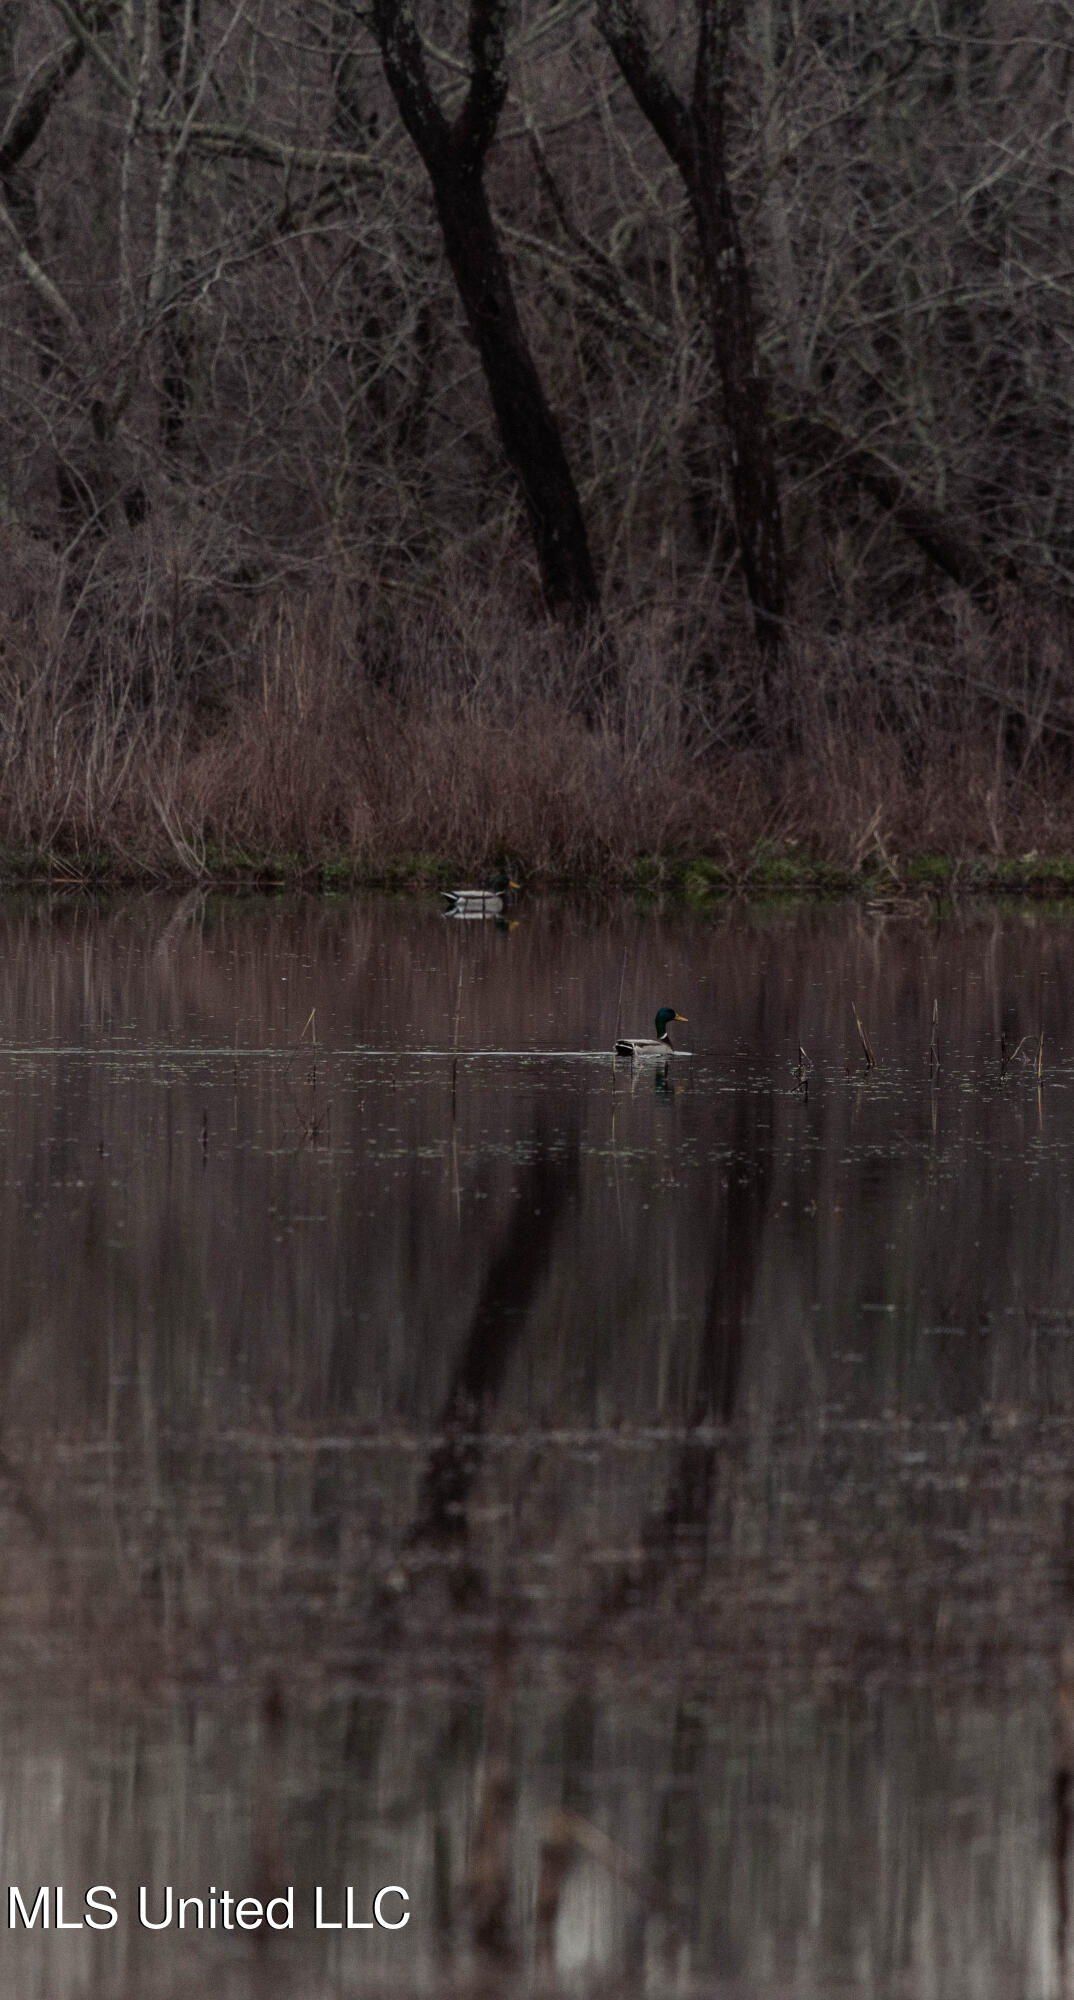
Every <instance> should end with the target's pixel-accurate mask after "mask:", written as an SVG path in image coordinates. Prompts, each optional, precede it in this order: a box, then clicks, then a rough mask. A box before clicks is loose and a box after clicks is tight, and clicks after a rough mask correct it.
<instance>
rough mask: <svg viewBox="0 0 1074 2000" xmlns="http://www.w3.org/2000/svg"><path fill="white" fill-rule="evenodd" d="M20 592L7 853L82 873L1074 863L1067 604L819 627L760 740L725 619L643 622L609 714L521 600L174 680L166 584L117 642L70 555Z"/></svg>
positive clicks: (4, 678)
mask: <svg viewBox="0 0 1074 2000" xmlns="http://www.w3.org/2000/svg"><path fill="white" fill-rule="evenodd" d="M4 539H5V540H7V541H8V549H7V551H6V554H7V556H8V560H9V564H10V570H9V573H10V574H13V575H14V574H15V572H16V563H15V560H14V557H13V554H12V551H11V546H10V540H9V537H8V536H5V537H4ZM21 582H22V586H23V591H22V601H21V604H19V603H18V602H17V599H18V595H19V593H18V592H15V591H13V592H12V602H11V603H9V610H8V615H7V618H6V620H5V623H4V629H3V632H2V635H0V644H2V651H0V711H2V714H3V717H4V728H3V734H2V744H3V764H2V766H0V844H2V845H3V846H4V847H5V848H6V849H7V850H8V852H9V854H15V855H17V854H19V853H23V854H27V853H29V852H31V851H36V852H38V853H41V852H42V851H44V852H46V853H48V854H50V855H52V856H53V857H54V859H55V860H56V861H57V862H61V861H62V862H74V863H81V864H82V865H85V864H86V862H87V861H88V860H89V859H90V857H92V856H94V855H99V854H100V852H101V850H102V849H106V850H107V851H108V855H109V857H110V865H111V867H112V869H113V870H114V871H118V872H120V873H122V874H126V875H129V876H137V875H140V874H150V875H152V874H157V875H165V874H168V875H174V874H180V875H182V874H194V875H197V874H203V873H214V872H215V873H219V872H221V870H223V871H224V872H227V870H228V866H229V863H230V864H232V865H237V864H241V863H244V862H245V863H249V862H251V861H252V862H254V863H257V862H259V861H264V860H266V859H269V858H272V857H280V856H285V857H286V856H290V857H292V860H291V863H290V865H291V867H292V868H294V869H299V870H301V868H303V867H305V866H308V867H309V868H311V869H316V868H317V867H318V866H323V865H324V864H326V863H337V862H339V861H341V860H347V861H348V862H349V863H351V864H352V865H353V870H354V873H355V876H356V877H367V878H368V877H371V876H375V875H376V874H377V873H378V872H380V871H382V870H383V869H384V868H385V867H386V865H387V864H389V863H390V862H392V861H393V860H395V859H397V858H398V857H400V856H405V855H410V856H414V857H421V856H430V857H431V856H441V857H447V858H449V859H450V861H451V862H452V864H453V865H455V866H458V867H460V868H465V869H469V870H479V869H480V868H482V867H483V866H485V865H487V864H488V863H489V862H490V861H491V860H492V859H493V858H494V857H495V856H496V855H498V854H499V855H502V854H507V855H511V856H513V857H516V858H517V860H518V861H519V862H520V864H521V865H522V866H524V867H525V868H526V869H527V870H528V871H530V872H535V873H541V874H544V875H546V876H550V877H560V878H563V877H572V878H576V879H577V878H582V877H591V878H592V877H601V878H605V879H615V878H622V877H623V876H624V875H625V874H626V873H627V872H628V871H629V869H630V866H631V864H632V863H633V862H634V860H635V859H636V858H637V857H638V856H639V855H640V854H652V855H664V856H675V855H680V856H684V855H685V856H689V855H699V854H708V855H711V856H713V857H714V858H715V859H716V860H717V861H720V862H722V863H725V864H726V865H727V866H728V867H729V868H730V869H731V870H732V871H733V870H735V869H736V868H740V867H741V866H742V865H743V863H744V862H745V860H746V858H747V856H748V855H749V854H750V853H751V851H753V850H755V849H757V848H758V846H760V845H761V844H762V843H764V844H767V845H768V846H769V847H774V848H777V849H780V848H785V847H788V846H793V845H797V846H798V847H799V848H800V849H801V850H802V851H803V852H804V853H806V854H810V855H815V856H816V857H818V858H821V859H828V860H831V861H833V862H836V863H838V864H840V865H841V866H843V867H845V868H848V869H850V870H855V869H857V868H859V867H861V866H862V865H863V864H867V865H871V864H875V863H876V862H878V861H879V862H881V863H883V862H889V863H891V865H892V867H893V868H894V869H895V870H896V872H897V864H898V858H899V857H900V856H905V855H907V854H917V853H921V852H923V851H937V850H939V851H944V852H947V853H951V854H955V855H966V854H970V853H981V854H985V855H1003V854H1010V853H1013V854H1018V853H1021V852H1023V851H1024V850H1026V849H1027V848H1037V849H1041V850H1045V851H1049V852H1053V853H1055V852H1058V851H1061V850H1064V849H1069V848H1070V847H1072V846H1074V788H1072V786H1071V779H1070V757H1071V736H1072V734H1074V701H1071V700H1070V699H1069V698H1068V697H1064V694H1063V690H1062V685H1061V678H1062V677H1061V673H1060V665H1059V663H1061V662H1062V661H1063V660H1064V659H1065V658H1066V656H1067V653H1068V649H1069V633H1068V631H1067V628H1066V627H1065V625H1064V624H1063V623H1061V622H1060V621H1059V619H1058V617H1057V615H1055V614H1044V615H1041V616H1040V617H1038V618H1037V620H1036V621H1035V622H1034V623H1032V624H1030V623H1029V622H1028V621H1027V620H1026V617H1025V614H1024V613H1023V612H1022V611H1021V610H1016V611H1015V612H1013V613H1012V615H1011V616H1010V618H1009V619H1008V620H1007V621H1006V623H1004V624H1002V625H997V623H996V622H995V621H991V622H989V623H986V622H985V621H984V620H983V619H982V618H981V617H979V616H978V614H976V613H973V612H970V611H966V610H963V613H962V615H961V616H960V617H953V616H951V617H948V618H947V619H946V621H945V623H944V625H943V627H942V628H940V627H939V625H938V624H937V625H936V626H935V627H934V628H933V629H932V631H931V632H930V634H929V635H927V636H925V635H923V634H922V633H921V632H920V631H919V630H916V629H915V627H914V625H913V624H912V623H909V622H908V623H906V624H905V625H904V626H903V627H902V628H900V629H889V630H887V631H885V632H883V633H879V634H876V635H872V636H869V635H863V636H862V637H861V638H858V639H854V638H844V639H840V638H831V639H815V640H812V641H809V640H806V639H805V638H799V639H796V640H794V641H793V642H791V643H790V644H789V645H788V646H787V648H786V649H785V656H784V660H783V663H782V667H781V679H780V681H779V683H778V685H777V687H776V690H775V694H774V696H773V706H774V708H775V707H776V704H778V712H777V714H776V719H775V722H774V725H773V730H774V735H775V747H772V745H771V744H770V745H769V746H768V747H767V748H766V749H765V750H764V751H761V750H760V749H758V748H755V747H751V746H750V745H749V744H748V743H743V742H742V740H741V718H742V715H743V713H744V712H745V710H746V709H747V708H748V705H749V703H750V701H751V698H752V681H751V673H750V655H749V650H748V645H747V644H746V643H745V641H744V635H743V632H742V628H741V624H737V625H736V623H735V621H734V620H733V619H732V618H730V617H725V619H724V621H723V623H722V626H721V623H720V622H719V620H718V617H717V616H716V615H715V614H713V615H711V616H710V617H708V618H702V617H701V616H700V614H699V615H698V616H697V617H696V618H695V620H694V621H693V623H692V625H691V624H690V623H687V622H684V620H683V618H682V616H681V612H680V611H679V610H678V609H677V607H674V606H672V605H668V606H666V607H653V608H652V609H650V610H649V611H647V612H645V613H639V614H637V615H636V616H634V617H633V618H631V619H627V618H625V617H624V618H623V619H622V620H621V621H619V622H618V624H617V625H616V626H615V627H614V637H615V641H616V650H617V656H618V660H619V684H618V686H617V688H616V689H615V691H614V692H612V693H608V694H606V695H605V696H604V697H603V698H602V701H601V703H600V704H599V706H598V710H597V713H596V721H595V725H594V726H588V725H587V723H586V722H585V721H584V720H583V719H582V717H581V716H580V715H579V714H578V713H577V707H576V699H575V698H576V696H577V694H578V690H579V689H580V688H581V687H583V686H584V685H585V682H586V676H587V672H588V665H589V652H588V648H589V646H590V644H591V643H596V642H590V641H586V640H584V639H583V640H581V641H578V642H577V643H576V645H575V647H574V649H573V651H571V650H568V649H567V648H566V647H565V645H564V642H563V639H562V637H561V635H559V634H558V633H557V632H556V631H555V630H554V629H553V628H551V627H549V626H547V625H544V624H537V625H535V624H527V622H526V621H525V619H524V617H523V616H522V615H521V613H520V611H519V607H518V605H517V603H515V602H513V601H512V599H511V597H510V594H509V592H508V590H507V588H506V586H505V587H504V588H503V589H502V590H497V591H492V592H489V591H477V590H475V589H474V588H473V587H470V588H469V589H467V587H466V586H465V585H462V584H460V586H459V587H458V589H456V590H455V591H454V592H453V593H452V595H451V597H450V600H448V601H444V602H441V601H435V600H434V601H431V602H429V603H422V602H420V601H419V602H417V603H415V602H414V600H413V599H411V598H399V599H396V598H395V597H391V596H385V595H384V594H381V593H368V592H364V591H361V590H359V589H358V588H356V587H352V588H350V589H347V588H345V587H343V586H338V587H337V588H336V589H335V590H334V591H330V590H329V589H328V588H327V587H326V588H324V589H321V590H315V591H312V592H308V593H306V594H304V595H303V596H302V597H297V596H296V594H295V593H294V592H293V591H291V590H284V589H281V590H280V591H279V592H278V593H276V595H275V596H273V597H268V596H265V597H263V598H262V599H261V600H260V601H256V602H255V603H253V604H252V605H251V604H250V603H249V602H248V601H247V600H246V599H245V598H240V600H239V602H238V603H237V604H234V605H233V606H231V607H228V606H227V605H226V604H225V606H224V607H223V608H222V610H221V614H220V619H219V623H218V625H217V626H216V628H215V629H214V630H213V632H212V642H211V645H208V644H207V646H206V651H205V654H204V656H203V658H202V660H201V661H200V662H199V663H198V664H197V667H196V668H192V667H191V666H190V664H189V663H187V662H186V661H184V660H182V658H180V662H179V664H178V665H177V664H176V661H175V658H174V655H173V652H172V634H171V617H172V613H171V611H170V609H169V607H168V605H167V602H166V598H167V588H166V586H164V585H163V584H162V586H161V590H160V598H161V600H162V601H161V602H158V601H157V600H156V597H155V594H154V592H153V590H152V588H151V583H150V581H147V580H143V582H142V585H141V605H140V608H141V616H140V619H139V621H138V623H137V625H136V626H135V628H134V629H133V630H132V631H130V632H129V633H127V634H124V635H123V636H122V637H121V636H119V634H118V633H117V629H116V627H117V623H118V621H117V620H115V619H113V618H112V617H108V618H107V620H105V621H104V622H103V624H102V627H101V629H99V630H98V629H94V624H93V620H92V618H91V617H90V616H89V614H88V613H87V612H86V610H85V606H81V607H79V608H78V609H76V611H75V612H74V613H70V612H64V611H63V610H61V609H59V608H57V604H56V597H55V593H54V592H52V593H50V590H49V587H48V584H49V579H48V574H47V566H44V565H39V567H38V569H37V570H36V571H35V572H34V573H33V574H30V575H27V574H26V572H25V571H24V572H23V575H22V578H21ZM118 588H119V586H117V590H118ZM105 596H106V601H107V598H108V593H107V592H106V593H105ZM941 638H942V644H940V643H939V641H940V640H941ZM710 648H715V649H716V650H717V653H718V656H719V658H720V659H721V660H726V662H727V666H726V669H725V670H724V671H723V672H721V674H720V675H719V677H718V678H717V677H716V676H714V675H713V674H712V673H711V671H708V669H707V658H708V654H709V649H710ZM941 661H942V665H941ZM1000 689H1004V690H1006V693H1005V694H1004V695H1003V696H1002V697H1001V695H1000V692H999V690H1000ZM421 872H422V869H421V863H420V860H417V861H416V862H415V873H417V874H419V875H420V873H421Z"/></svg>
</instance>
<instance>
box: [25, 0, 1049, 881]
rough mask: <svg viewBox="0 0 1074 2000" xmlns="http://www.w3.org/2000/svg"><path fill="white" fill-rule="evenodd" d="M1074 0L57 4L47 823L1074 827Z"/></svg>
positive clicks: (883, 845) (971, 843) (38, 451)
mask: <svg viewBox="0 0 1074 2000" xmlns="http://www.w3.org/2000/svg"><path fill="white" fill-rule="evenodd" d="M1072 65H1074V7H1072V6H1071V5H1070V4H1068V0H867V4H866V0H862V4H861V5H855V4H853V0H851V4H846V0H843V4H840V5H838V6H828V5H823V4H821V0H737V4H732V0H690V4H681V5H674V4H669V0H471V4H469V5H468V6H467V5H466V4H463V0H455V3H454V4H448V0H423V3H422V4H408V0H370V4H368V5H356V4H353V0H302V4H295V5H288V4H286V0H233V3H232V4H227V0H225V4H218V0H144V4H143V0H33V3H32V4H31V3H30V0H6V4H4V5H3V6H2V7H0V302H2V304H0V369H2V384H3V403H2V408H3V423H2V426H0V551H2V559H3V574H4V578H5V584H4V589H3V593H2V604H0V840H3V842H4V843H5V844H6V845H7V847H8V849H9V850H10V849H13V848H14V849H29V848H33V849H35V850H38V851H40V850H42V849H44V850H46V851H49V852H51V853H53V854H55V855H57V856H58V855H61V854H63V855H68V856H78V855H83V856H84V855H85V854H87V853H88V852H89V851H90V850H93V849H99V848H101V847H104V846H107V848H108V849H109V852H110V854H111V855H112V857H113V859H114V860H116V861H117V862H119V863H120V864H129V865H130V866H131V867H139V866H142V865H145V866H151V867H154V868H158V869H159V868H161V867H165V866H167V867H178V868H180V869H183V870H190V871H193V872H199V871H201V870H203V869H205V868H207V867H210V866H211V865H213V860H214V857H215V856H217V855H218V854H219V853H220V852H221V851H222V850H225V851H227V852H230V853H234V852H236V851H240V850H241V851H242V852H244V853H262V852H267V851H269V850H274V851H279V850H280V849H287V850H289V851H291V852H293V853H294V854H296V855H297V856H299V857H305V858H310V859H314V860H316V859H321V860H324V859H327V858H329V857H332V856H346V857H350V858H351V859H352V860H353V862H354V864H355V866H356V867H359V868H375V867H376V866H377V865H378V864H379V863H382V862H383V861H384V860H385V859H386V858H387V857H389V856H396V857H398V856H399V855H401V854H406V853H412V854H417V853H424V854H431V855H440V856H442V857H445V858H450V859H451V860H452V861H458V862H459V864H460V865H462V864H465V865H468V866H474V867H478V866H481V865H482V864H485V863H489V862H491V860H492V859H493V858H494V857H495V856H496V855H497V854H502V853H505V852H509V853H511V854H513V855H515V856H516V857H518V858H519V860H520V862H521V864H523V865H526V866H528V867H530V868H532V869H536V870H541V869H543V870H546V871H553V872H556V871H558V872H568V873H569V872H575V873H578V872H582V871H590V872H609V871H611V872H614V871H616V870H622V869H623V868H624V867H626V866H627V865H628V864H629V862H630V860H631V859H632V858H633V857H634V856H636V855H637V854H639V853H642V852H659V853H664V854H673V853H676V852H706V853H709V854H712V855H714V856H715V857H716V858H718V859H725V860H728V861H730V862H736V861H739V860H741V858H742V856H743V855H744V854H745V853H747V852H748V851H750V850H751V849H756V847H757V844H758V843H759V842H763V843H767V844H768V845H769V846H776V847H785V846H786V845H787V844H789V843H795V842H797V843H798V844H799V845H800V846H801V847H802V848H803V849H805V850H807V851H809V852H812V853H818V854H828V855H830V856H834V857H837V858H838V859H839V860H840V861H841V862H843V863H844V864H849V865H851V866H858V865H862V864H863V863H864V862H868V861H875V860H877V859H879V861H880V862H882V863H884V864H891V865H894V858H895V857H896V856H897V855H898V854H899V853H905V852H908V851H910V850H917V851H921V850H923V849H928V848H930V847H939V848H944V849H947V850H949V851H953V852H957V853H963V852H971V851H972V852H977V851H983V852H987V853H991V854H1008V853H1017V852H1019V851H1022V850H1024V849H1026V848H1030V849H1036V848H1043V847H1059V846H1063V845H1067V846H1071V845H1074V776H1072V772H1071V768H1070V743H1071V735H1072V731H1074V666H1072V661H1071V643H1070V635H1071V621H1070V600H1071V591H1072V584H1074V488H1072V479H1071V471H1072V462H1074V407H1072V396H1071V388H1072V381H1074V357H1072V333H1074V314H1072V300H1074V261H1072V254H1074V253H1072V245H1074V227H1072V219H1074V203H1072V185H1071V175H1072V168H1074V143H1072V123H1071V85H1072Z"/></svg>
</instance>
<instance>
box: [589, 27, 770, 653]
mask: <svg viewBox="0 0 1074 2000" xmlns="http://www.w3.org/2000/svg"><path fill="white" fill-rule="evenodd" d="M597 26H598V28H599V30H600V32H601V34H602V35H603V37H604V39H605V41H606V42H607V44H608V47H609V48H610V50H611V52H612V55H613V56H614V57H615V60H616V63H617V64H618V66H619V69H620V71H621V72H622V75H623V78H624V80H625V82H626V83H627V85H628V87H629V89H630V91H631V92H632V94H633V96H634V98H635V100H636V102H637V104H638V108H639V110H640V111H641V112H642V113H643V115H644V116H645V117H646V118H647V119H648V120H649V123H650V124H651V125H652V127H653V130H654V131H655V132H656V134H657V137H658V138H659V139H660V141H661V143H662V145H663V146H664V148H665V150H666V152H667V153H668V155H669V157H670V159H671V160H672V162H673V163H674V165H675V167H676V168H677V169H678V172H679V174H680V175H681V178H682V181H683V185H684V186H685V188H686V192H687V195H688V196H689V200H690V207H691V210H692V213H693V217H694V222H695V224H696V227H697V233H698V239H699V243H700V247H701V263H702V269H703V272H704V278H705V290H706V293H707V296H708V304H709V324H710V328H711V332H712V349H713V356H714V359H715V363H716V372H717V374H718V376H719V380H720V388H721V391H722V395H723V410H724V421H725V423H726V425H727V430H728V435H729V437H730V443H731V493H732V499H733V503H734V510H735V528H736V532H737V535H738V543H739V549H740V552H741V557H742V568H743V572H744V574H745V578H746V589H747V591H748V592H749V598H750V603H751V604H752V606H753V615H754V624H755V628H756V631H757V636H758V639H759V640H760V641H761V643H762V645H764V646H765V647H766V648H771V647H773V646H775V645H777V644H778V642H779V637H780V632H781V629H782V620H783V616H784V612H785V610H786V602H787V567H786V559H785V555H784V548H783V523H782V518H781V515H780V504H779V482H778V479H777V476H776V458H775V452H774V449H773V444H772V430H771V424H770V421H769V416H768V407H767V396H766V392H765V386H764V382H763V380H762V377H761V372H760V366H759V362H758V356H757V328H756V319H755V314H754V308H753V287H752V284H751V280H750V269H749V263H748V261H747V258H746V252H745V248H744V245H743V242H742V237H741V234H740V231H739V227H738V218H737V216H736V214H735V205H734V198H733V195H732V192H731V182H730V178H729V174H728V165H727V141H726V121H725V116H724V112H725V98H726V87H727V42H728V34H729V9H728V6H727V4H726V0H698V35H697V50H696V57H695V65H694V86H693V92H692V95H691V98H690V101H689V103H688V104H687V103H686V102H685V101H684V100H683V99H682V98H680V97H679V96H678V94H677V93H676V91H675V90H674V89H673V88H672V86H671V84H670V83H669V81H668V79H667V77H666V76H665V75H664V73H663V71H662V70H661V68H660V66H659V64H658V63H657V60H656V57H655V56H654V54H653V52H652V50H651V48H650V47H649V43H648V40H647V38H646V35H645V30H644V28H643V26H642V22H641V17H640V15H639V13H638V10H637V6H636V5H635V0H597Z"/></svg>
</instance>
